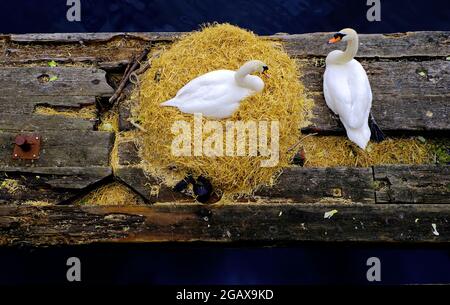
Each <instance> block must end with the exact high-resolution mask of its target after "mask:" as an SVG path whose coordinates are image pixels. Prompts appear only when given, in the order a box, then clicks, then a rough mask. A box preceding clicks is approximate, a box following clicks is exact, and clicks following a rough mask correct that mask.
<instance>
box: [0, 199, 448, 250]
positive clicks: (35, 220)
mask: <svg viewBox="0 0 450 305" xmlns="http://www.w3.org/2000/svg"><path fill="white" fill-rule="evenodd" d="M331 210H336V211H337V213H336V214H334V215H333V216H332V217H331V218H330V219H325V218H324V214H325V213H326V212H329V211H331ZM449 220H450V206H442V205H395V206H394V205H371V204H369V205H363V204H352V205H345V204H344V205H342V204H339V205H335V204H321V205H317V204H269V203H268V204H258V205H255V204H229V205H213V206H206V207H205V206H201V205H196V204H157V205H152V206H127V207H118V206H38V207H36V206H0V232H1V233H2V234H1V235H0V245H10V246H17V245H32V246H49V245H66V244H91V243H98V242H113V243H117V242H118V243H123V242H126V243H142V242H144V243H146V242H191V241H202V242H264V243H267V244H274V243H286V242H299V241H321V242H324V241H327V242H344V241H347V242H349V241H350V242H356V241H357V242H403V243H405V242H406V243H416V242H420V243H423V242H433V243H448V242H450V237H449V236H450V235H449V234H448V232H450V221H449ZM432 225H435V226H436V230H437V232H434V233H433V227H432ZM438 233H439V235H437V234H438Z"/></svg>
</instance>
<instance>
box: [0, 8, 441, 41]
mask: <svg viewBox="0 0 450 305" xmlns="http://www.w3.org/2000/svg"><path fill="white" fill-rule="evenodd" d="M80 1H81V8H82V11H81V16H82V21H81V22H68V21H67V19H66V11H67V8H68V7H67V6H66V0H45V1H31V0H15V1H6V0H2V1H1V2H2V3H1V4H0V8H1V9H0V32H4V33H23V32H113V31H191V30H194V29H198V28H199V25H200V24H202V23H205V22H215V21H217V22H230V23H232V24H236V25H239V26H241V27H245V28H248V29H251V30H253V31H255V32H256V33H259V34H274V33H277V32H286V33H304V32H317V31H337V30H339V29H341V28H343V27H354V28H355V29H357V30H358V31H359V32H361V33H378V32H382V33H386V32H401V31H415V30H450V1H448V0H427V1H424V0H410V1H408V0H395V1H393V0H381V22H369V21H368V20H367V19H366V12H367V10H368V8H369V7H368V6H367V5H366V0H326V1H317V0H314V1H313V0H80Z"/></svg>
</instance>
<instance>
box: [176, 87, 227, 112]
mask: <svg viewBox="0 0 450 305" xmlns="http://www.w3.org/2000/svg"><path fill="white" fill-rule="evenodd" d="M229 91H230V87H229V86H227V85H226V84H217V83H215V84H211V85H204V86H200V87H195V88H194V87H192V88H189V90H185V91H184V92H183V93H182V94H180V95H177V101H178V102H179V105H180V106H183V105H188V104H189V105H194V104H195V105H200V106H201V105H203V107H205V106H206V105H209V104H214V103H218V102H223V103H225V102H226V96H227V95H228V94H229Z"/></svg>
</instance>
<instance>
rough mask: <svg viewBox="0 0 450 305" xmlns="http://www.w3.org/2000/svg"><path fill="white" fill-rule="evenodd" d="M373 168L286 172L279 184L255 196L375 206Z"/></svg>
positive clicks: (298, 168) (299, 168) (307, 169)
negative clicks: (345, 201) (371, 204)
mask: <svg viewBox="0 0 450 305" xmlns="http://www.w3.org/2000/svg"><path fill="white" fill-rule="evenodd" d="M374 194H375V193H374V185H373V173H372V169H371V168H350V167H348V168H344V167H342V168H302V167H294V168H288V169H285V170H284V171H283V173H282V174H281V176H280V177H279V179H278V181H277V183H276V185H274V186H273V187H264V188H262V189H261V190H259V191H257V192H256V193H255V195H256V196H261V197H263V198H264V199H265V200H269V199H270V200H280V201H283V202H284V201H291V202H316V201H321V200H326V201H328V202H333V201H342V200H347V201H352V202H362V203H375V196H374Z"/></svg>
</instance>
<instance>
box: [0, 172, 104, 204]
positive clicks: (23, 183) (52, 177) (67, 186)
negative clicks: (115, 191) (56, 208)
mask: <svg viewBox="0 0 450 305" xmlns="http://www.w3.org/2000/svg"><path fill="white" fill-rule="evenodd" d="M111 175H112V170H111V168H109V167H71V168H68V167H59V168H58V167H57V168H55V167H48V168H42V167H40V168H39V167H23V168H15V167H14V168H11V167H0V204H13V203H24V202H33V201H37V202H47V203H50V204H57V203H60V202H63V201H66V200H69V199H71V198H73V197H74V196H77V195H79V192H80V191H81V190H83V189H85V188H87V187H89V186H91V185H93V184H95V183H98V182H99V181H101V180H103V179H105V178H107V177H109V176H111Z"/></svg>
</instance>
